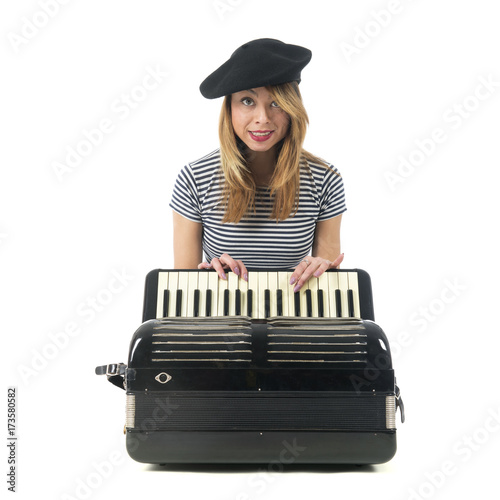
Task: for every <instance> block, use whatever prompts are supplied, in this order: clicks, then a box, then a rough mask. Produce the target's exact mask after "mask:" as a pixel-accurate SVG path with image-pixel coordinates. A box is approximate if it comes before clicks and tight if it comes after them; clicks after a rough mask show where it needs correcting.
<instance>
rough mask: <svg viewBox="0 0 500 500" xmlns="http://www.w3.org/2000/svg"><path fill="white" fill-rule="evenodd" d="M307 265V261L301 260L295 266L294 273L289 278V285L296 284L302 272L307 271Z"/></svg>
mask: <svg viewBox="0 0 500 500" xmlns="http://www.w3.org/2000/svg"><path fill="white" fill-rule="evenodd" d="M308 265H309V261H308V260H307V259H303V260H302V261H300V262H299V263H298V264H297V265H296V266H295V271H294V272H293V273H292V275H291V276H290V285H293V284H295V283H296V282H297V280H298V279H299V278H300V277H301V276H302V274H303V273H304V271H305V270H306V269H307V266H308Z"/></svg>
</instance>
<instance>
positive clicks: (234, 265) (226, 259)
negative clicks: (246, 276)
mask: <svg viewBox="0 0 500 500" xmlns="http://www.w3.org/2000/svg"><path fill="white" fill-rule="evenodd" d="M219 260H220V262H222V263H223V264H225V265H227V266H228V267H229V269H231V271H233V273H234V274H236V275H237V276H240V274H241V269H240V265H241V264H242V262H241V260H239V261H236V260H234V259H233V258H232V257H231V256H230V255H228V254H227V253H223V254H222V255H221V256H220V257H219Z"/></svg>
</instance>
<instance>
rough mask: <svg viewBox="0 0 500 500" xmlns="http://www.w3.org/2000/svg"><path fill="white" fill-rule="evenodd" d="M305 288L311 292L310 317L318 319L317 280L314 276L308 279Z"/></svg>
mask: <svg viewBox="0 0 500 500" xmlns="http://www.w3.org/2000/svg"><path fill="white" fill-rule="evenodd" d="M307 288H309V290H311V302H312V317H313V318H317V317H318V278H315V277H314V276H313V277H312V278H309V281H308V282H307Z"/></svg>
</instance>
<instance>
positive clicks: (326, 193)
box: [318, 166, 347, 221]
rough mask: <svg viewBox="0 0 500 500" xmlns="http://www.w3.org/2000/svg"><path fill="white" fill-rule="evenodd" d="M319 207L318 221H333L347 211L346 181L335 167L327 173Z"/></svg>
mask: <svg viewBox="0 0 500 500" xmlns="http://www.w3.org/2000/svg"><path fill="white" fill-rule="evenodd" d="M319 206H320V207H319V215H318V221H323V220H328V219H332V218H333V217H336V216H337V215H340V214H342V213H344V212H345V211H346V210H347V207H346V204H345V193H344V181H343V179H342V177H341V175H340V173H339V171H338V170H337V169H336V168H335V167H332V166H330V168H329V169H328V170H327V171H326V172H325V176H324V178H323V185H322V188H321V195H320V203H319Z"/></svg>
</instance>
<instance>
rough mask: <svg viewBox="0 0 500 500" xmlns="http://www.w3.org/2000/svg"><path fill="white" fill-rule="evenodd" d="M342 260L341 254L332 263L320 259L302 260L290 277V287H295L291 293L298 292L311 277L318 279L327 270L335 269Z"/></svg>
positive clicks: (342, 255)
mask: <svg viewBox="0 0 500 500" xmlns="http://www.w3.org/2000/svg"><path fill="white" fill-rule="evenodd" d="M343 260H344V254H343V253H341V254H340V255H339V256H338V257H337V258H336V259H335V260H334V261H333V262H332V261H330V260H327V259H323V258H321V257H306V258H304V259H302V260H301V262H300V263H299V264H298V265H297V266H296V267H295V271H294V272H293V274H292V276H291V277H290V285H295V286H294V288H293V291H294V292H298V291H299V290H300V289H301V288H302V286H303V285H304V283H306V282H307V280H308V279H309V278H310V277H311V276H314V277H315V278H318V277H319V276H321V275H322V274H323V273H324V272H325V271H326V270H327V269H337V267H338V266H340V264H341V262H342V261H343Z"/></svg>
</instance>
